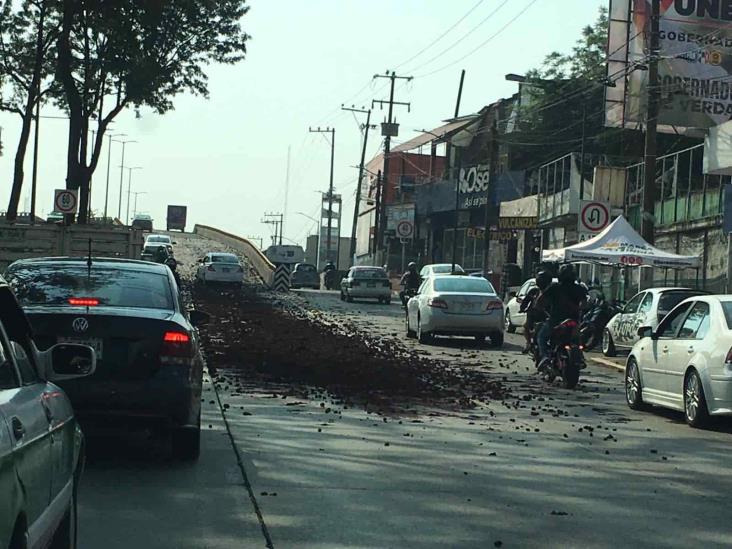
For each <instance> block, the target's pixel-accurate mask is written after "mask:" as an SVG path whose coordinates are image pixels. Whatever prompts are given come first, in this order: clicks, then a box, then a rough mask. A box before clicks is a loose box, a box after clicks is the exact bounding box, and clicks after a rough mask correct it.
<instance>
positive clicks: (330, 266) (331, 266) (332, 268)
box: [323, 261, 336, 273]
mask: <svg viewBox="0 0 732 549" xmlns="http://www.w3.org/2000/svg"><path fill="white" fill-rule="evenodd" d="M335 268H336V267H335V265H334V264H333V262H332V261H328V263H326V264H325V267H323V272H324V273H327V272H328V271H335Z"/></svg>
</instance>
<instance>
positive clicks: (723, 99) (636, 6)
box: [606, 0, 732, 129]
mask: <svg viewBox="0 0 732 549" xmlns="http://www.w3.org/2000/svg"><path fill="white" fill-rule="evenodd" d="M651 6H652V0H612V2H611V7H610V30H609V41H608V83H609V84H610V87H608V89H607V93H606V99H607V102H606V103H607V109H606V124H607V125H608V126H624V127H632V128H636V127H638V125H639V124H641V123H643V122H644V119H645V112H646V103H647V94H648V89H647V85H648V61H649V53H650V31H651ZM659 31H660V32H659V44H660V56H659V63H658V71H659V89H660V112H659V118H658V123H659V124H660V125H661V126H666V127H668V128H669V129H671V127H672V126H673V127H676V128H677V129H678V128H702V129H704V128H709V127H711V126H716V125H718V124H721V123H723V122H726V121H728V120H730V119H732V82H731V81H730V80H731V79H732V1H730V0H661V17H660V20H659ZM661 129H663V128H661Z"/></svg>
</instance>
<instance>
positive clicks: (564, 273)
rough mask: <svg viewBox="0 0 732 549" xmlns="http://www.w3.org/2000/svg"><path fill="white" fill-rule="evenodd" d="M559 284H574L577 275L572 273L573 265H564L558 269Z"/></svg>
mask: <svg viewBox="0 0 732 549" xmlns="http://www.w3.org/2000/svg"><path fill="white" fill-rule="evenodd" d="M557 278H559V282H575V281H576V280H577V274H576V273H575V271H574V265H572V264H571V263H566V264H564V265H562V266H561V267H560V268H559V276H558V277H557Z"/></svg>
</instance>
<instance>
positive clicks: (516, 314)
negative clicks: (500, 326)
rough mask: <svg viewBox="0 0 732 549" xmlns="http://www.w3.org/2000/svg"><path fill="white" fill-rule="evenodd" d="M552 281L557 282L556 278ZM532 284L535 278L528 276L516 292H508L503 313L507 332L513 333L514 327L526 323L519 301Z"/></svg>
mask: <svg viewBox="0 0 732 549" xmlns="http://www.w3.org/2000/svg"><path fill="white" fill-rule="evenodd" d="M553 282H557V279H556V278H555V279H553ZM534 286H536V279H535V278H530V279H528V280H527V281H526V282H524V283H523V284H522V285H521V287H520V288H519V290H518V292H515V293H514V292H511V293H510V294H509V300H508V303H507V304H506V311H505V315H504V322H505V328H506V331H507V332H508V333H509V334H512V333H514V332H515V331H516V328H523V327H524V324H526V313H522V312H521V302H522V301H523V300H524V298H525V297H526V294H528V293H529V291H530V290H531V288H533V287H534Z"/></svg>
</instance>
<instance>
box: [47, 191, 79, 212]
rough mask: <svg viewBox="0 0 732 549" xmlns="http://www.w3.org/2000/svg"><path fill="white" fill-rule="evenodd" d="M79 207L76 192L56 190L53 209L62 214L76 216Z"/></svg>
mask: <svg viewBox="0 0 732 549" xmlns="http://www.w3.org/2000/svg"><path fill="white" fill-rule="evenodd" d="M78 207H79V200H78V198H77V194H76V191H72V190H69V189H56V191H55V194H54V198H53V209H54V210H56V211H57V212H59V213H62V214H75V213H76V211H77V209H78Z"/></svg>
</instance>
